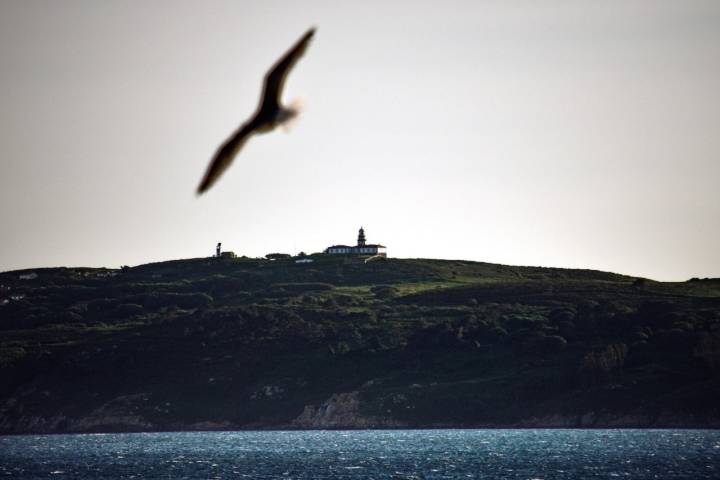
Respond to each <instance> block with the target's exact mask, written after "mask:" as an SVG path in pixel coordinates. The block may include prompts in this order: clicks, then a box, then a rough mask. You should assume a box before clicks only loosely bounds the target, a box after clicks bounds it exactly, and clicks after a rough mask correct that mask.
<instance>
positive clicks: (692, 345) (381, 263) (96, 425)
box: [0, 255, 720, 433]
mask: <svg viewBox="0 0 720 480" xmlns="http://www.w3.org/2000/svg"><path fill="white" fill-rule="evenodd" d="M308 258H312V259H313V260H314V262H313V263H305V264H296V263H295V259H280V260H276V261H268V260H260V259H244V258H243V259H218V258H202V259H191V260H178V261H171V262H163V263H154V264H148V265H141V266H137V267H134V268H129V269H123V270H122V271H120V270H110V269H90V268H51V269H36V270H32V271H29V270H28V271H15V272H5V273H2V274H0V433H2V432H4V433H27V432H63V431H114V430H163V429H214V428H340V427H351V428H352V427H355V428H360V427H402V426H408V427H421V426H458V427H460V426H513V425H517V426H613V425H616V426H716V427H717V426H720V402H719V401H718V400H720V375H719V373H718V372H719V368H720V280H718V279H705V280H698V279H694V280H692V281H688V282H682V283H661V282H654V281H650V280H645V279H638V278H634V277H628V276H623V275H617V274H613V273H606V272H599V271H591V270H568V269H557V268H536V267H510V266H503V265H494V264H487V263H477V262H468V261H447V260H423V259H386V260H376V261H372V262H369V263H365V262H364V261H363V259H361V258H357V257H342V256H328V255H313V256H311V257H308ZM31 273H35V274H36V275H37V278H32V277H33V275H30V277H31V278H28V277H27V275H28V274H31ZM21 276H23V278H21Z"/></svg>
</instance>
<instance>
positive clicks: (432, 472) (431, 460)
mask: <svg viewBox="0 0 720 480" xmlns="http://www.w3.org/2000/svg"><path fill="white" fill-rule="evenodd" d="M2 476H5V477H7V478H18V479H25V478H28V479H30V478H52V479H61V478H73V479H86V478H128V479H130V478H132V479H142V478H174V479H175V478H177V479H181V478H208V479H210V478H281V479H297V478H303V479H322V478H328V479H330V478H332V479H343V478H397V479H412V478H417V479H445V478H453V479H461V478H462V479H469V478H474V479H524V480H526V479H546V480H550V479H584V478H603V479H616V478H617V479H624V478H628V479H679V478H682V479H701V478H713V479H719V478H720V431H714V430H384V431H383V430H370V431H367V430H366V431H301V432H298V431H293V432H192V433H189V432H184V433H128V434H97V435H27V436H3V437H0V477H2Z"/></svg>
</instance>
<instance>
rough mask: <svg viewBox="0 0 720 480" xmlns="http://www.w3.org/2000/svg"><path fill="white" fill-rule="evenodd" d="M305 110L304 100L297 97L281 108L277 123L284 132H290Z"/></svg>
mask: <svg viewBox="0 0 720 480" xmlns="http://www.w3.org/2000/svg"><path fill="white" fill-rule="evenodd" d="M304 110H305V99H304V98H303V97H298V98H296V99H294V100H293V101H292V102H290V104H289V105H288V106H287V107H283V108H281V109H280V111H279V112H278V119H277V122H278V123H279V124H280V125H282V127H283V129H284V130H285V131H286V132H289V131H290V130H292V128H293V127H294V126H295V125H296V124H297V121H298V118H299V117H300V114H301V113H302V112H303V111H304Z"/></svg>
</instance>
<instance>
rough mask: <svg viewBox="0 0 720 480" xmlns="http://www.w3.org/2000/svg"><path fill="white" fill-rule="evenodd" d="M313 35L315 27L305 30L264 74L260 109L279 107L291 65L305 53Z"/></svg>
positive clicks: (268, 109)
mask: <svg viewBox="0 0 720 480" xmlns="http://www.w3.org/2000/svg"><path fill="white" fill-rule="evenodd" d="M313 35H315V28H311V29H310V30H308V31H307V32H305V35H303V36H302V37H301V38H300V40H298V41H297V43H296V44H295V45H293V47H292V48H291V49H290V50H288V52H287V53H286V54H285V55H283V57H282V58H281V59H280V60H278V61H277V63H275V65H273V67H272V68H271V69H270V71H269V72H268V73H267V74H266V75H265V85H264V87H263V95H262V103H261V104H260V110H261V111H272V112H275V111H276V110H277V109H278V108H279V107H280V96H281V95H282V90H283V87H284V86H285V79H286V78H287V75H288V73H289V72H290V70H291V69H292V67H294V66H295V64H296V63H297V61H298V60H299V59H300V57H302V56H303V53H305V50H306V49H307V46H308V43H310V39H311V38H312V37H313Z"/></svg>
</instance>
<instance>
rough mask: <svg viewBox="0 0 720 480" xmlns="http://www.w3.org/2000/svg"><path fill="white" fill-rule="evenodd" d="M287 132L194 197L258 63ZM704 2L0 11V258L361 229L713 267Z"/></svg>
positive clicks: (547, 262) (709, 16) (712, 141)
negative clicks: (283, 82) (285, 62)
mask: <svg viewBox="0 0 720 480" xmlns="http://www.w3.org/2000/svg"><path fill="white" fill-rule="evenodd" d="M312 25H315V26H317V27H318V32H317V35H316V37H315V40H314V41H313V43H312V44H311V46H310V48H309V49H308V51H307V54H306V56H305V57H304V58H303V59H302V60H301V61H300V62H299V63H298V65H297V67H296V68H295V70H294V71H293V72H292V74H291V75H290V77H289V80H288V83H287V88H286V97H285V98H286V99H288V100H289V99H292V98H293V97H295V96H298V95H302V96H304V97H306V103H307V111H306V112H305V114H304V115H303V116H302V117H301V119H300V122H299V123H298V125H297V127H296V128H295V129H294V130H293V131H292V132H291V133H289V134H285V133H283V132H282V131H278V132H276V133H272V134H270V135H264V136H259V137H255V138H253V139H252V140H251V141H250V142H249V143H248V144H247V146H246V148H245V150H243V152H242V153H241V155H240V156H239V157H238V158H237V159H236V161H235V163H234V164H233V166H232V167H231V168H230V169H229V170H228V171H227V173H226V174H225V175H224V176H223V177H222V178H221V179H220V181H219V182H218V183H217V184H216V185H215V187H213V188H212V189H211V190H210V192H209V193H208V194H207V195H204V196H202V197H200V198H197V197H195V195H194V190H195V188H196V186H197V184H198V182H199V180H200V178H201V176H202V174H203V173H204V171H205V168H206V166H207V162H208V160H209V159H210V157H211V156H212V154H213V153H214V151H215V149H216V147H217V146H218V144H219V143H220V142H222V141H223V140H224V139H225V138H226V136H227V135H228V134H229V133H230V132H231V131H232V130H233V129H234V128H236V127H237V125H239V124H240V122H242V121H244V120H245V119H246V118H247V117H248V116H249V115H250V114H251V113H252V112H253V111H254V108H255V106H256V103H257V100H258V95H259V92H260V84H261V80H262V76H263V75H264V73H265V71H266V70H267V69H268V68H269V67H270V66H271V65H272V64H273V62H274V61H275V60H276V59H277V58H278V57H279V56H280V55H281V54H282V53H283V52H284V51H285V50H286V49H287V48H288V47H289V46H290V45H291V44H292V43H293V42H294V41H295V40H296V39H297V38H298V37H299V36H300V35H301V34H302V33H303V32H304V31H305V30H306V29H307V28H308V27H310V26H312ZM719 86H720V2H718V1H717V0H709V1H680V0H675V1H661V0H658V1H632V0H630V1H628V0H622V1H606V2H597V1H564V0H554V1H550V0H548V1H538V0H533V1H523V2H521V1H443V2H437V1H433V2H423V1H407V2H400V1H396V2H392V1H387V0H386V1H363V2H340V1H333V0H329V1H303V2H295V1H285V2H281V1H267V0H264V1H258V2H243V1H226V2H223V1H211V2H179V1H167V2H161V1H152V2H146V1H122V2H121V1H116V2H96V1H63V2H60V1H58V2H49V1H20V0H18V1H2V2H0V106H1V107H2V108H1V109H0V201H1V202H2V209H0V270H9V269H16V268H26V267H40V266H60V265H67V266H110V267H117V266H119V265H122V264H130V265H134V264H139V263H145V262H150V261H157V260H164V259H173V258H186V257H196V256H204V255H211V254H212V253H213V251H214V246H215V243H216V242H218V241H222V242H223V245H224V246H225V247H226V248H227V249H231V250H234V251H236V252H237V253H239V254H246V255H249V256H261V255H264V254H265V253H268V252H274V251H281V252H290V253H295V252H297V251H300V250H304V251H306V252H314V251H320V250H322V249H323V248H325V247H326V246H328V245H330V244H333V243H352V242H354V240H355V236H356V234H357V229H358V228H359V227H360V225H363V226H365V228H366V231H367V236H368V241H369V242H381V243H383V244H385V245H387V246H388V253H389V254H390V255H391V256H398V257H434V258H457V259H472V260H481V261H487V262H497V263H507V264H516V265H543V266H559V267H583V268H585V267H586V268H595V269H601V270H610V271H616V272H620V273H627V274H633V275H642V276H647V277H651V278H655V279H660V280H684V279H687V278H689V277H692V276H700V277H705V276H720V248H719V247H718V245H720V188H719V184H720V87H719Z"/></svg>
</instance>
